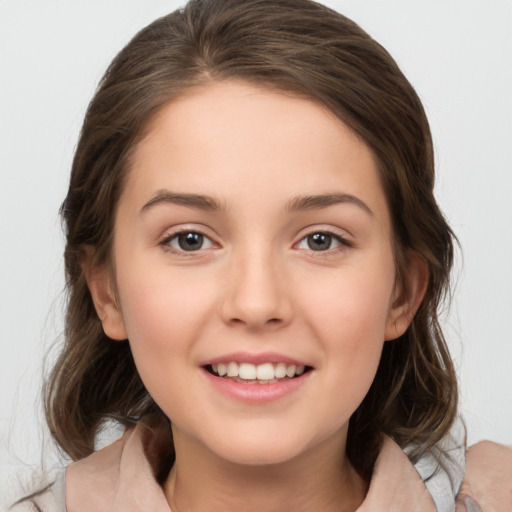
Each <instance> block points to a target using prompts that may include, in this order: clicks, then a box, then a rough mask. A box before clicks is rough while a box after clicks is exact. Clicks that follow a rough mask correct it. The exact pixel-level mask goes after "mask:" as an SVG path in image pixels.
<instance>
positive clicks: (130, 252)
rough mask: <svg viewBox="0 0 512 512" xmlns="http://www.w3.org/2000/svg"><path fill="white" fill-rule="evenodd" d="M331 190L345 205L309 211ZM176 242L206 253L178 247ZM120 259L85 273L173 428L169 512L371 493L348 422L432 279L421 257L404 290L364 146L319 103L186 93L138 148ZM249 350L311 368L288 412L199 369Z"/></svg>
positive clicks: (242, 90) (120, 213) (253, 93)
mask: <svg viewBox="0 0 512 512" xmlns="http://www.w3.org/2000/svg"><path fill="white" fill-rule="evenodd" d="M170 194H196V195H198V194H199V195H201V196H207V197H208V198H210V199H209V200H208V201H209V203H208V207H205V203H204V201H203V203H201V204H190V201H189V200H187V201H184V200H183V198H182V199H180V201H179V202H180V203H182V204H176V199H174V200H169V197H170ZM326 194H338V195H343V198H344V200H343V201H341V202H335V204H330V205H328V206H326V205H325V204H324V205H319V204H316V206H315V207H314V208H305V207H304V204H302V205H301V204H300V200H298V199H297V198H302V197H304V196H321V195H326ZM172 197H174V198H175V197H176V196H172ZM338 197H339V196H338ZM347 197H349V199H348V200H347ZM183 203H187V204H183ZM195 203H197V201H196V202H195ZM211 203H215V205H216V208H211V206H212V204H211ZM303 203H304V202H303ZM299 206H302V207H300V208H299ZM179 232H188V233H190V232H196V233H201V234H203V235H204V237H205V238H204V239H203V240H204V243H203V245H201V246H200V247H199V248H198V250H194V251H188V252H187V251H183V250H182V249H180V245H179V239H178V238H177V233H179ZM315 233H332V234H333V238H332V243H331V245H328V244H327V245H328V248H327V249H326V250H317V249H318V247H316V246H314V245H313V247H314V248H313V249H312V248H311V247H310V245H309V244H308V241H311V238H308V236H310V235H313V234H315ZM113 261H114V268H115V276H112V275H111V274H110V273H109V270H108V269H107V268H104V267H100V268H92V267H91V266H88V265H87V264H86V265H85V266H86V275H87V279H88V283H89V287H90V289H91V292H92V295H93V299H94V302H95V305H96V309H97V311H98V315H99V316H100V318H101V320H102V322H103V327H104V330H105V332H106V334H107V335H108V336H110V337H111V338H113V339H117V340H123V339H126V338H128V339H129V343H130V346H131V349H132V352H133V355H134V359H135V362H136V365H137V368H138V371H139V373H140V375H141V378H142V380H143V382H144V384H145V385H146V387H147V389H148V391H149V392H150V394H151V396H152V397H153V398H154V400H155V401H156V402H157V403H158V405H159V406H160V407H161V409H162V410H163V411H164V412H165V414H166V415H167V416H168V417H169V418H170V419H171V422H172V429H173V436H174V442H175V449H176V463H175V465H174V467H173V469H172V471H171V474H170V476H169V478H168V480H167V482H166V484H165V486H164V490H165V493H166V496H167V498H168V500H169V503H170V505H171V508H172V510H173V511H174V512H179V511H180V510H181V511H182V510H186V511H189V512H190V511H196V510H197V511H199V510H200V511H201V512H205V511H209V510H225V511H229V510H246V511H252V510H255V511H256V510H258V511H260V510H265V511H278V510H283V503H284V504H286V507H285V508H287V509H289V510H295V511H313V510H315V511H318V510H326V511H329V510H343V511H345V510H346V511H349V510H355V509H356V508H357V507H358V506H359V505H360V504H361V502H362V501H363V499H364V496H365V493H366V490H367V483H366V482H363V481H362V479H361V478H360V477H359V476H358V475H357V473H356V472H355V471H354V470H353V468H352V467H351V465H350V463H349V461H348V460H347V458H346V455H345V444H346V437H347V428H348V421H349V418H350V416H351V414H352V413H353V412H354V411H355V409H356V408H357V407H358V405H359V404H360V403H361V401H362V399H363V398H364V396H365V394H366V393H367V391H368V389H369V387H370V385H371V383H372V380H373V378H374V376H375V372H376V370H377V365H378V362H379V358H380V355H381V351H382V347H383V343H384V341H385V340H392V339H394V338H396V337H398V336H399V335H401V334H402V333H403V332H404V331H405V329H406V328H407V326H408V325H409V322H410V320H411V318H412V317H413V315H414V313H415V311H416V309H417V307H418V306H419V303H420V302H421V298H422V296H423V293H424V289H425V286H426V281H427V277H426V270H425V266H424V265H423V264H422V262H421V260H420V259H419V258H415V257H414V256H411V257H410V262H411V264H410V268H409V269H408V272H407V275H406V276H405V287H406V291H407V293H405V290H404V289H402V288H401V287H399V286H398V285H397V284H396V279H395V264H394V257H393V249H392V229H391V224H390V216H389V210H388V206H387V202H386V198H385V196H384V192H383V189H382V187H381V184H380V181H379V175H378V170H377V163H376V161H375V158H374V156H373V154H372V152H371V151H370V150H369V148H368V147H367V146H366V145H365V144H364V142H363V141H362V140H361V139H360V138H358V137H357V136H356V135H355V134H354V133H353V132H352V131H351V130H350V129H349V128H348V127H347V126H346V125H344V124H343V123H342V122H341V121H340V120H339V119H337V118H336V117H334V116H333V115H332V114H331V113H330V112H329V111H328V110H326V109H325V108H324V107H322V106H320V105H318V104H316V103H314V102H312V101H310V100H306V99H302V98H298V97H295V96H292V95H290V94H284V93H281V92H278V91H272V90H265V89H261V88H257V87H254V86H251V85H247V84H243V83H237V82H222V83H212V84H209V85H206V86H201V87H197V88H193V89H190V90H188V91H187V92H186V94H184V95H182V96H181V97H179V98H178V99H175V100H173V101H172V102H170V103H169V104H167V105H166V106H165V107H163V108H162V109H161V110H160V111H159V112H158V113H157V115H156V116H155V117H154V118H153V119H152V121H151V123H150V125H149V126H148V129H147V133H146V136H145V138H144V139H143V140H142V142H141V143H140V144H139V146H138V147H137V148H136V151H135V154H134V159H133V165H132V168H131V170H130V172H129V174H128V179H127V183H126V187H125V189H124V191H123V194H122V197H121V199H120V203H119V205H118V210H117V216H116V223H115V234H114V246H113ZM114 282H115V286H114V284H113V283H114ZM406 297H407V298H406ZM240 351H242V352H245V353H249V354H261V353H267V352H269V351H271V352H273V353H277V354H279V355H282V356H283V357H289V358H293V359H294V360H298V361H300V362H303V363H304V364H306V365H308V366H309V367H310V368H311V371H310V372H308V374H307V378H306V379H304V383H303V384H302V385H301V386H299V387H298V388H297V389H296V390H295V391H293V392H292V393H290V394H288V395H286V396H284V397H282V398H280V399H278V400H273V401H270V402H266V403H256V404H255V403H246V402H244V401H240V400H238V399H235V398H233V397H230V396H226V395H225V394H223V393H220V392H219V391H218V389H217V388H216V387H215V386H213V385H212V384H211V379H208V378H207V377H206V376H205V371H204V369H203V368H202V364H204V362H205V361H208V360H211V359H213V358H218V357H224V356H226V355H227V354H230V353H233V352H240Z"/></svg>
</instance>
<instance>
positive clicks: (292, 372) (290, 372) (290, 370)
mask: <svg viewBox="0 0 512 512" xmlns="http://www.w3.org/2000/svg"><path fill="white" fill-rule="evenodd" d="M296 369H297V367H296V366H295V365H294V364H291V365H290V366H288V368H286V376H287V377H293V376H294V375H295V370H296Z"/></svg>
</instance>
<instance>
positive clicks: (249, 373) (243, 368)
mask: <svg viewBox="0 0 512 512" xmlns="http://www.w3.org/2000/svg"><path fill="white" fill-rule="evenodd" d="M230 364H231V363H230ZM256 375H257V371H256V366H254V365H253V364H251V363H242V364H240V366H239V368H238V376H239V377H240V378H241V379H244V380H254V379H255V378H256Z"/></svg>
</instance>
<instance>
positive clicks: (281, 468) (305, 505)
mask: <svg viewBox="0 0 512 512" xmlns="http://www.w3.org/2000/svg"><path fill="white" fill-rule="evenodd" d="M174 442H175V448H176V462H175V464H174V466H173V468H172V470H171V473H170V474H169V477H168V479H167V481H166V482H165V485H164V492H165V495H166V498H167V501H168V502H169V505H170V507H171V509H172V512H218V511H220V510H222V511H223V512H230V511H236V512H239V511H240V510H244V511H245V512H256V511H258V512H281V511H282V510H293V511H294V512H317V511H318V510H322V511H325V512H335V511H336V512H354V511H355V510H356V509H357V507H359V505H360V504H361V503H362V501H363V499H364V497H365V495H366V491H367V485H366V483H365V482H364V481H363V480H362V479H361V478H360V477H359V475H358V474H357V473H356V471H355V470H354V469H353V468H352V466H351V465H350V463H349V462H348V460H347V458H346V456H345V439H343V440H342V442H341V441H340V440H339V439H337V438H333V439H329V440H327V441H326V442H324V443H323V445H322V446H318V445H317V446H315V449H314V450H311V452H310V453H303V454H301V455H299V456H297V457H295V458H294V459H292V460H288V461H286V462H282V463H278V464H271V465H257V466H250V465H246V464H237V463H233V462H230V461H227V460H225V459H222V458H221V457H219V456H218V455H216V454H215V453H213V452H212V451H211V450H209V449H208V448H206V447H205V446H203V445H199V444H198V443H196V442H195V441H193V440H191V439H190V438H187V436H186V435H184V434H182V433H180V432H174Z"/></svg>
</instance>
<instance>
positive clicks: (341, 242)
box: [296, 229, 353, 254]
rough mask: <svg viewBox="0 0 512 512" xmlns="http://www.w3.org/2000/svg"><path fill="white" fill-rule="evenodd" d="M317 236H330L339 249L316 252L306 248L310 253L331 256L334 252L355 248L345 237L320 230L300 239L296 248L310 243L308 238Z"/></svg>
mask: <svg viewBox="0 0 512 512" xmlns="http://www.w3.org/2000/svg"><path fill="white" fill-rule="evenodd" d="M316 235H324V236H328V237H330V241H331V242H333V241H335V242H337V243H338V244H339V245H338V246H337V247H333V248H327V249H325V250H318V251H315V250H314V249H311V248H310V247H308V248H304V249H305V250H308V251H310V252H312V253H320V254H322V253H329V254H332V253H333V252H337V251H343V250H344V249H346V248H350V247H353V243H352V242H350V241H349V240H347V239H346V238H344V237H343V236H341V235H339V234H338V233H334V232H332V231H329V230H325V229H324V230H318V231H311V232H310V233H308V234H306V235H305V236H303V237H302V238H301V239H300V241H299V242H298V244H296V246H298V245H300V244H302V243H303V242H305V243H308V238H310V237H314V236H316ZM308 245H309V244H308Z"/></svg>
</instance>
